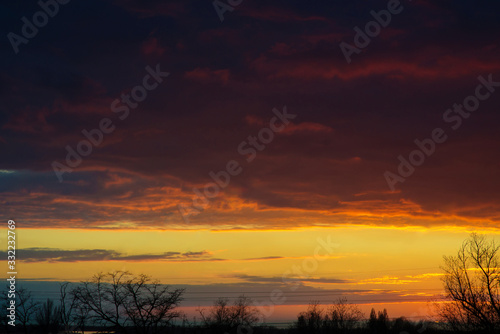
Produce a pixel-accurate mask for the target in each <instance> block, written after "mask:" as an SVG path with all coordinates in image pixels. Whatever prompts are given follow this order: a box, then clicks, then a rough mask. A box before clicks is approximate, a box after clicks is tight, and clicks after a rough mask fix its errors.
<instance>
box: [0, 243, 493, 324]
mask: <svg viewBox="0 0 500 334" xmlns="http://www.w3.org/2000/svg"><path fill="white" fill-rule="evenodd" d="M499 249H500V246H499V245H497V244H496V243H495V241H494V240H488V239H487V238H486V237H485V236H482V235H478V234H471V236H470V237H469V238H468V239H467V240H465V241H464V242H463V244H462V246H461V247H460V249H459V251H458V252H457V255H455V256H445V257H444V265H443V267H442V269H443V271H444V275H443V278H442V281H443V286H444V290H445V296H444V297H445V298H444V299H443V300H442V301H440V302H437V303H435V304H434V306H435V310H436V314H435V315H436V318H437V319H438V320H439V321H423V320H421V321H419V322H414V321H410V320H408V319H406V318H404V317H400V318H397V319H390V318H389V316H388V314H387V311H386V310H385V309H384V310H383V311H378V312H377V311H376V310H375V309H372V310H371V312H370V315H369V316H368V317H365V315H364V314H363V313H362V312H361V310H360V309H359V306H358V305H356V304H349V303H348V302H347V300H346V299H344V298H341V299H338V300H337V301H335V302H333V303H331V304H330V305H325V306H322V305H320V304H318V303H317V302H312V303H311V304H310V305H309V307H308V308H307V310H305V311H303V312H300V313H299V314H298V315H297V319H296V321H295V323H294V324H293V326H290V328H288V329H278V328H273V327H269V326H265V325H262V323H265V321H264V320H265V319H263V315H262V314H261V313H260V312H259V309H258V307H256V306H254V303H253V301H252V300H251V299H250V298H248V297H245V296H240V297H239V298H237V299H236V300H235V301H234V302H233V303H230V301H229V299H225V298H219V299H217V300H216V301H215V302H214V304H213V306H211V307H208V308H199V309H198V310H197V311H198V314H199V320H198V321H191V322H190V321H188V320H187V318H186V315H185V314H183V313H182V312H180V311H179V309H178V307H179V306H180V303H181V302H182V300H183V295H184V292H185V291H184V289H172V288H170V287H169V286H167V285H164V284H161V283H160V282H158V281H155V280H153V279H152V278H151V277H149V276H147V275H144V274H141V275H137V276H136V275H132V274H131V273H129V272H124V271H116V272H110V273H99V274H96V275H94V276H93V277H92V278H91V279H90V280H87V281H84V282H81V283H77V284H70V283H62V284H60V291H59V292H60V293H59V300H56V301H54V300H52V299H47V300H46V301H45V302H37V301H35V299H34V298H33V295H32V293H31V292H30V291H28V290H27V289H24V288H21V289H18V291H16V324H17V326H16V327H12V326H9V325H8V323H7V322H8V318H7V317H6V316H2V320H1V321H2V326H1V329H2V332H22V333H24V334H58V333H68V334H69V333H72V334H78V333H82V334H83V333H85V332H86V331H87V332H88V331H106V332H112V333H118V334H161V333H214V334H233V333H234V334H258V333H283V334H284V333H297V334H302V333H303V334H306V333H308V334H309V333H311V334H326V333H397V334H406V333H418V334H421V333H423V332H426V333H488V334H490V333H500V258H499ZM7 302H8V299H7V296H6V295H5V296H1V303H2V305H1V307H2V310H3V311H2V313H3V312H5V310H6V307H7Z"/></svg>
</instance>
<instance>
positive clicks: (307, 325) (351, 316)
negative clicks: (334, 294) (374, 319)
mask: <svg viewBox="0 0 500 334" xmlns="http://www.w3.org/2000/svg"><path fill="white" fill-rule="evenodd" d="M363 317H364V315H363V313H362V312H361V311H360V310H359V308H358V307H357V306H356V305H354V304H348V303H347V300H346V299H345V298H340V299H338V300H337V302H335V303H333V304H331V305H330V306H329V307H328V308H327V309H326V310H325V309H323V308H321V307H320V305H319V304H318V303H317V302H313V303H311V304H310V305H309V307H308V309H307V311H305V312H302V313H300V314H299V315H298V316H297V322H296V325H295V326H296V328H297V329H298V331H299V333H351V332H352V331H353V330H354V329H356V328H360V327H361V322H362V320H363Z"/></svg>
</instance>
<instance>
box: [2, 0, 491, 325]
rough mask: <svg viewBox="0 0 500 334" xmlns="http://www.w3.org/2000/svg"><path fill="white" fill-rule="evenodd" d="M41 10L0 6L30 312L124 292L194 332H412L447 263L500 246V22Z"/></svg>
mask: <svg viewBox="0 0 500 334" xmlns="http://www.w3.org/2000/svg"><path fill="white" fill-rule="evenodd" d="M40 3H41V4H40ZM40 3H38V2H36V1H24V2H22V3H19V2H13V3H2V4H1V5H0V16H1V19H0V27H1V29H2V31H3V36H4V38H3V40H2V43H1V44H0V55H1V57H2V59H3V61H2V62H1V63H0V69H1V70H0V99H1V101H2V103H1V104H0V152H1V159H0V203H1V208H2V210H1V212H2V217H3V218H2V219H3V220H4V224H5V230H6V228H7V221H8V220H9V219H11V220H14V221H15V222H16V233H17V239H16V248H17V250H18V252H17V266H18V268H17V269H18V276H17V278H18V279H19V280H21V281H23V282H24V283H25V284H26V285H27V286H32V287H34V289H35V290H36V291H37V293H39V294H45V295H46V294H50V293H52V292H51V291H53V288H54V284H56V283H57V282H61V281H70V282H79V281H82V280H87V279H89V278H90V277H91V276H92V275H93V274H95V273H98V272H101V271H104V272H106V271H113V270H129V271H131V272H133V273H136V274H139V273H145V274H149V275H151V276H152V277H153V278H156V279H158V280H160V281H161V282H162V283H165V284H170V285H172V286H174V287H185V288H186V295H185V297H186V298H185V301H184V302H183V304H182V306H183V307H184V308H185V310H186V312H188V313H189V314H195V313H196V312H195V311H194V309H195V308H196V307H199V306H202V307H207V306H210V305H211V304H212V302H213V301H214V300H215V299H216V298H218V297H229V298H235V297H237V296H239V295H241V294H245V295H247V296H249V297H252V298H254V299H255V300H256V302H258V303H260V304H261V305H268V307H269V311H268V312H267V314H268V315H267V318H266V319H268V321H271V322H272V321H278V320H283V319H285V320H286V319H293V318H294V317H295V316H296V315H297V313H298V312H300V311H303V310H305V308H306V307H307V304H308V303H309V302H311V301H314V300H316V301H319V302H321V303H330V302H333V301H334V300H336V299H337V298H339V297H345V298H347V299H348V301H349V302H352V303H357V304H360V305H362V309H363V311H365V313H366V314H368V313H369V309H370V308H371V307H375V308H376V309H382V308H384V307H386V308H387V309H388V310H389V316H391V317H392V316H399V315H405V316H408V317H415V318H417V317H423V316H425V315H427V314H429V312H430V311H429V310H428V308H429V307H430V306H429V305H430V304H431V303H432V302H433V301H436V300H440V299H439V298H440V296H441V294H442V292H443V291H442V284H441V281H440V278H441V277H442V270H441V269H440V266H441V265H443V259H442V256H443V255H452V254H454V253H455V252H456V250H458V248H459V247H460V245H461V243H462V241H463V240H464V239H465V238H467V236H468V235H469V234H470V233H471V232H473V231H477V232H480V233H484V234H486V235H487V236H488V237H491V238H497V239H498V235H499V233H500V229H499V228H498V221H499V218H500V198H499V196H500V194H499V192H498V191H497V189H498V186H499V183H500V176H499V175H500V173H499V171H500V158H499V157H498V154H497V153H498V151H499V149H500V135H499V132H498V124H499V121H500V113H499V110H498V104H499V102H500V60H499V55H500V46H499V42H498V33H499V30H500V20H499V18H500V17H499V16H500V14H499V13H500V11H499V9H500V4H498V2H495V1H486V0H484V1H475V2H470V1H451V0H440V1H426V0H413V1H409V0H408V1H401V2H398V1H396V0H391V1H320V0H310V1H297V0H295V1H284V0H279V1H273V2H272V3H271V2H269V1H261V0H252V1H251V0H238V1H236V0H233V1H229V2H226V1H222V0H221V1H193V0H184V1H174V0H172V1H156V0H149V1H135V0H123V1H118V0H116V1H112V0H102V1H94V0H89V1H67V2H65V1H63V0H60V2H57V3H56V2H54V1H46V2H43V1H42V2H40ZM45 3H51V5H50V6H49V5H44V4H45ZM44 8H45V9H44ZM43 11H45V12H48V14H44V12H43ZM40 13H41V14H40ZM35 24H36V25H35ZM0 243H1V244H2V245H3V246H2V250H1V251H0V253H1V254H2V256H3V257H4V258H6V256H7V254H6V244H7V236H6V233H2V234H1V235H0ZM4 275H5V274H4ZM273 291H274V292H273ZM277 291H278V292H280V293H281V294H282V295H283V296H282V297H284V298H280V299H279V302H276V301H277V299H276V298H273V297H272V296H273V293H276V292H277ZM266 303H267V304H266Z"/></svg>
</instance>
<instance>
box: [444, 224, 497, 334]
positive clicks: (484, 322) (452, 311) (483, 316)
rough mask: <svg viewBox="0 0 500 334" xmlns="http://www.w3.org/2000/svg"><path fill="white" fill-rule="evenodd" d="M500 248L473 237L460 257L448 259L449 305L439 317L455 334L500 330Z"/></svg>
mask: <svg viewBox="0 0 500 334" xmlns="http://www.w3.org/2000/svg"><path fill="white" fill-rule="evenodd" d="M499 249H500V245H497V244H496V243H495V241H494V240H490V241H488V240H487V239H486V238H485V236H482V235H478V234H476V233H472V234H471V235H470V237H469V238H468V239H466V240H465V241H464V242H463V244H462V246H461V247H460V249H459V250H458V253H457V255H456V256H444V262H445V264H444V266H443V267H442V269H443V270H444V276H443V278H442V281H443V284H444V289H445V293H446V298H447V300H448V302H445V303H438V313H439V315H440V316H441V318H442V319H443V320H444V321H446V322H447V323H448V324H449V325H450V326H451V327H452V328H453V329H454V330H464V329H465V330H483V331H486V332H491V333H493V332H496V331H498V330H500V259H499Z"/></svg>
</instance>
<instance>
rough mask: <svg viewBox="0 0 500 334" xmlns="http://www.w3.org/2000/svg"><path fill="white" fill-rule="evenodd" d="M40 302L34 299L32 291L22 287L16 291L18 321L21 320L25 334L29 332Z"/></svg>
mask: <svg viewBox="0 0 500 334" xmlns="http://www.w3.org/2000/svg"><path fill="white" fill-rule="evenodd" d="M39 305H40V303H39V302H37V301H35V300H34V299H33V296H32V295H31V291H29V290H27V289H26V288H20V289H19V290H17V291H16V321H19V323H20V324H21V327H22V329H23V331H24V333H25V334H27V333H28V325H29V324H30V323H31V321H32V320H33V318H34V316H35V314H36V312H37V310H38V307H39Z"/></svg>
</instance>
